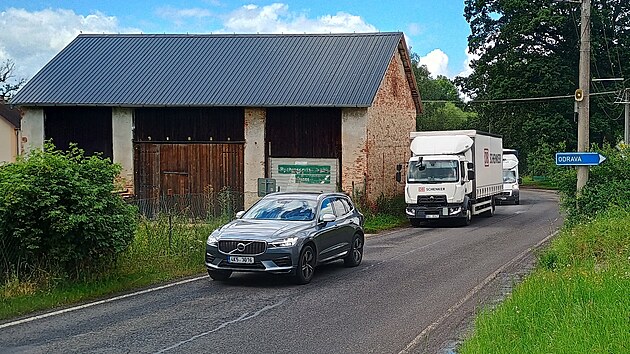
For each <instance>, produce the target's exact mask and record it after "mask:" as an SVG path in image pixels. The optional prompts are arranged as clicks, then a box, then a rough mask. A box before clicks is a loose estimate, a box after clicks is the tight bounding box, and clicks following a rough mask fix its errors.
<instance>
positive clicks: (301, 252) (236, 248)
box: [205, 193, 364, 284]
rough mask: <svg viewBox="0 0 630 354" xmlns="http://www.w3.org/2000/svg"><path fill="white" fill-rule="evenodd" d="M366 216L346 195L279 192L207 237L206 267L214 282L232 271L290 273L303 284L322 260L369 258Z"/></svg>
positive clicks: (346, 261) (355, 261) (356, 261)
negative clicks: (366, 249) (364, 231)
mask: <svg viewBox="0 0 630 354" xmlns="http://www.w3.org/2000/svg"><path fill="white" fill-rule="evenodd" d="M363 222H364V218H363V215H362V214H361V213H360V212H359V211H358V210H357V209H356V207H355V206H354V204H353V203H352V200H351V199H350V198H349V197H348V196H346V195H345V194H342V193H273V194H269V195H267V196H265V197H264V198H262V199H261V200H259V201H258V202H257V203H256V204H254V205H253V206H252V207H251V208H250V209H249V210H247V211H246V212H244V211H241V212H239V213H237V214H236V219H235V220H233V221H231V222H229V223H228V224H226V225H224V226H222V227H220V228H218V229H217V230H215V231H214V232H212V234H210V236H209V237H208V240H207V241H206V260H205V263H206V268H207V269H208V274H209V275H210V277H211V278H212V279H214V280H226V279H228V278H229V277H230V275H231V274H232V272H269V273H279V274H290V275H292V276H293V278H294V280H295V282H296V283H298V284H306V283H308V282H310V281H311V279H312V278H313V274H314V270H315V267H316V266H317V265H319V264H322V263H326V262H331V261H335V260H340V259H343V262H344V264H345V265H346V266H348V267H356V266H358V265H359V264H360V263H361V260H362V259H363V242H364V233H363Z"/></svg>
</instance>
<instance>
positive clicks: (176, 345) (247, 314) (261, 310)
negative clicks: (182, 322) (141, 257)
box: [155, 299, 287, 354]
mask: <svg viewBox="0 0 630 354" xmlns="http://www.w3.org/2000/svg"><path fill="white" fill-rule="evenodd" d="M285 301H287V299H282V301H280V302H278V303H275V304H273V305H268V306H265V307H263V308H262V309H260V310H258V311H256V312H254V313H253V314H251V315H250V314H249V313H244V314H242V315H241V316H240V317H239V318H237V319H234V320H231V321H227V322H224V323H222V324H221V325H220V326H218V327H216V328H214V329H211V330H209V331H207V332H203V333H200V334H197V335H194V336H192V337H190V338H188V339H186V340H184V341H181V342H179V343H177V344H174V345H171V346H170V347H168V348H164V349H162V350H160V351H158V352H155V354H159V353H164V352H167V351H169V350H172V349H175V348H177V347H179V346H181V345H183V344H186V343H189V342H192V341H194V340H195V339H197V338H201V337H203V336H207V335H208V334H210V333H214V332H216V331H218V330H220V329H222V328H224V327H227V326H228V325H231V324H232V323H237V322H242V321H247V320H250V319H252V318H254V317H257V316H258V315H260V314H261V313H263V312H265V311H269V310H271V309H273V308H275V307H278V306H280V305H282V304H283V303H284V302H285Z"/></svg>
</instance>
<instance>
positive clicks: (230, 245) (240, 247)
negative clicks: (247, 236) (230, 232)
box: [219, 240, 267, 255]
mask: <svg viewBox="0 0 630 354" xmlns="http://www.w3.org/2000/svg"><path fill="white" fill-rule="evenodd" d="M266 250H267V242H264V241H245V240H238V241H234V240H221V241H219V251H221V252H223V253H225V254H232V255H235V254H239V255H257V254H262V253H265V251H266Z"/></svg>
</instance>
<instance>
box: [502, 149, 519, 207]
mask: <svg viewBox="0 0 630 354" xmlns="http://www.w3.org/2000/svg"><path fill="white" fill-rule="evenodd" d="M520 181H521V177H520V176H519V174H518V151H516V150H514V149H503V192H502V193H501V195H500V196H498V197H497V202H499V203H501V204H503V203H514V204H520V202H521V199H520V190H519V184H520Z"/></svg>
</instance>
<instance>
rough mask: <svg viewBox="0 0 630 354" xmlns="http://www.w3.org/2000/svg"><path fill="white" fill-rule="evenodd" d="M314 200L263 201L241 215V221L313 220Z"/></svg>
mask: <svg viewBox="0 0 630 354" xmlns="http://www.w3.org/2000/svg"><path fill="white" fill-rule="evenodd" d="M316 206H317V202H316V201H315V200H304V199H287V198H281V199H275V198H274V199H272V198H270V199H263V200H261V201H260V202H258V203H256V205H254V206H253V207H252V208H251V209H249V210H248V211H247V213H245V215H243V219H257V220H288V221H308V220H313V219H314V218H315V208H316Z"/></svg>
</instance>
